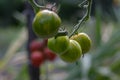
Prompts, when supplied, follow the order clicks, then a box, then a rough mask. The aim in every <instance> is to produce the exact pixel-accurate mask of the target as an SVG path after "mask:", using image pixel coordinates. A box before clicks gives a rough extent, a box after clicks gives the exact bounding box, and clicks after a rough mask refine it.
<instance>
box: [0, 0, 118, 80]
mask: <svg viewBox="0 0 120 80" xmlns="http://www.w3.org/2000/svg"><path fill="white" fill-rule="evenodd" d="M26 1H27V0H11V1H10V0H0V80H8V79H9V80H29V76H28V68H27V51H26V43H27V28H26V16H25V7H26V6H25V2H26ZM38 1H39V3H40V2H41V1H40V0H38ZM82 1H83V0H46V1H45V2H46V4H47V3H48V2H49V3H54V2H56V3H58V4H60V10H59V15H60V17H61V19H62V21H63V23H62V25H63V27H65V28H66V29H67V30H68V31H69V32H71V30H72V29H73V26H74V25H75V24H76V23H77V21H78V20H80V19H81V18H82V17H83V15H84V14H85V9H83V8H82V7H81V8H80V7H78V6H77V5H78V4H80V3H81V2H82ZM119 13H120V0H93V4H92V11H91V18H90V19H89V20H88V21H87V22H86V23H85V24H84V25H82V27H81V28H80V29H79V32H86V33H87V34H88V35H89V36H90V37H91V39H92V48H91V50H90V51H89V52H88V53H87V54H86V55H85V56H84V57H82V58H81V59H80V63H79V64H78V65H76V64H75V63H72V64H68V63H65V62H63V61H62V60H60V59H59V57H58V58H57V59H56V60H55V61H54V62H49V61H48V62H45V63H44V64H43V65H42V66H41V67H40V68H41V74H40V76H41V80H119V79H120V69H119V67H120V14H119Z"/></svg>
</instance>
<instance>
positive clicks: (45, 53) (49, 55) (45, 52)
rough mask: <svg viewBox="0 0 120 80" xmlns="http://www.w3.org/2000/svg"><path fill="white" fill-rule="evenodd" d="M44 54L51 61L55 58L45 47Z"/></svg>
mask: <svg viewBox="0 0 120 80" xmlns="http://www.w3.org/2000/svg"><path fill="white" fill-rule="evenodd" d="M44 55H45V57H46V59H48V60H50V61H53V60H55V58H56V54H55V53H53V52H52V51H51V50H49V49H48V48H47V47H46V48H45V49H44Z"/></svg>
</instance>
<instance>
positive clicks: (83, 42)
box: [70, 33, 91, 54]
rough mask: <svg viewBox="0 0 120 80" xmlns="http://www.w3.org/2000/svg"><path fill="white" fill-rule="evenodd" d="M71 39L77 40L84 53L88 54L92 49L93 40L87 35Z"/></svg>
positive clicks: (77, 35) (80, 34) (82, 34)
mask: <svg viewBox="0 0 120 80" xmlns="http://www.w3.org/2000/svg"><path fill="white" fill-rule="evenodd" d="M70 39H72V40H76V41H77V42H78V43H79V45H80V46H81V48H82V53H83V54H84V53H87V52H88V51H89V50H90V48H91V39H90V37H89V36H88V35H87V34H86V33H78V34H76V35H73V36H72V37H71V38H70Z"/></svg>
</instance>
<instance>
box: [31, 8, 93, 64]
mask: <svg viewBox="0 0 120 80" xmlns="http://www.w3.org/2000/svg"><path fill="white" fill-rule="evenodd" d="M60 25H61V19H60V17H59V16H58V15H57V14H56V13H55V12H53V11H50V10H41V11H39V12H38V13H37V14H36V16H35V18H34V20H33V30H34V32H35V33H36V35H37V36H39V37H41V38H48V43H47V46H48V48H49V49H44V48H43V47H42V46H43V45H44V44H43V43H42V44H41V43H38V44H40V45H39V46H37V45H35V46H34V45H33V46H34V48H32V49H31V51H36V49H37V48H40V49H39V50H41V51H42V50H44V51H43V52H44V53H45V55H47V56H46V57H48V56H49V54H48V53H52V52H54V53H55V54H57V55H58V56H59V57H60V58H61V59H62V60H63V61H65V62H75V61H77V60H78V59H79V58H80V57H81V56H82V55H84V54H85V53H87V52H88V51H89V50H90V47H91V39H90V37H89V36H88V35H87V34H86V33H78V34H75V35H73V36H72V37H71V38H69V37H68V36H67V34H65V35H59V36H58V33H59V32H58V30H59V28H60ZM50 50H51V51H52V52H50ZM37 53H38V52H37ZM40 53H42V52H40ZM37 55H38V54H37ZM39 57H40V55H39ZM51 58H53V57H51ZM50 60H51V59H50ZM36 62H37V60H36ZM36 62H35V63H36ZM38 62H39V61H38Z"/></svg>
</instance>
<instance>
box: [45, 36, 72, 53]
mask: <svg viewBox="0 0 120 80" xmlns="http://www.w3.org/2000/svg"><path fill="white" fill-rule="evenodd" d="M69 43H70V41H69V37H68V36H58V37H57V38H55V37H53V38H49V39H48V44H47V45H48V48H49V49H50V50H51V51H53V52H55V53H56V54H61V53H63V52H65V51H66V50H67V49H68V47H69Z"/></svg>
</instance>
